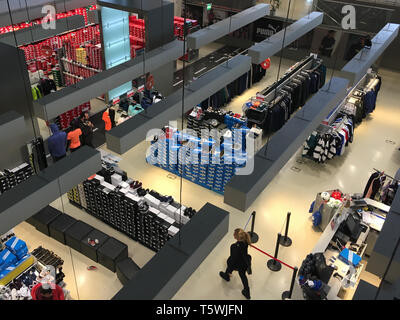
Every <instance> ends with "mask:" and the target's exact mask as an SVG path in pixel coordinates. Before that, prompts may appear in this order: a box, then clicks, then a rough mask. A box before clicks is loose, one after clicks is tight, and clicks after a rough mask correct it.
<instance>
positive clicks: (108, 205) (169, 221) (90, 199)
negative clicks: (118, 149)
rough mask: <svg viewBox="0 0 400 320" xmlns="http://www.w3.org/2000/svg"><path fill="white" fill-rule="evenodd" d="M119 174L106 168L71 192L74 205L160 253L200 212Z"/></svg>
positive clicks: (70, 195) (70, 196) (70, 197)
mask: <svg viewBox="0 0 400 320" xmlns="http://www.w3.org/2000/svg"><path fill="white" fill-rule="evenodd" d="M117 171H118V170H114V169H113V168H107V167H103V169H102V171H101V172H99V173H98V174H97V175H95V176H94V177H93V178H92V179H88V180H86V181H84V182H83V183H82V184H81V185H79V186H78V187H76V188H74V189H73V190H71V191H70V192H69V194H68V198H69V200H70V202H72V203H73V204H75V205H79V206H80V207H81V208H83V209H85V210H86V211H87V212H88V213H89V214H91V215H93V216H94V217H96V218H98V219H100V220H102V221H103V222H105V223H107V224H108V225H110V226H111V227H113V228H115V229H117V230H118V231H121V232H123V233H124V234H126V235H128V236H129V237H130V238H131V239H133V240H135V241H138V242H140V243H141V244H143V245H144V246H146V247H148V248H150V249H152V250H153V251H156V252H157V251H159V250H160V249H161V248H162V247H163V246H164V245H165V243H166V242H167V241H168V240H169V239H170V238H171V237H173V236H174V235H175V234H176V233H177V232H178V231H179V228H180V226H181V224H180V223H179V222H182V224H185V223H187V222H188V221H189V220H190V218H191V217H192V216H193V215H194V214H195V213H196V211H195V210H194V209H192V208H187V207H185V206H180V204H178V203H176V202H175V201H174V199H173V198H172V197H166V196H162V195H160V194H159V193H157V192H156V191H154V190H149V189H146V190H145V189H143V188H142V183H141V182H139V181H133V180H132V179H128V177H127V176H126V173H124V172H122V174H121V173H119V172H117ZM81 190H83V192H82V191H81ZM83 198H84V200H83Z"/></svg>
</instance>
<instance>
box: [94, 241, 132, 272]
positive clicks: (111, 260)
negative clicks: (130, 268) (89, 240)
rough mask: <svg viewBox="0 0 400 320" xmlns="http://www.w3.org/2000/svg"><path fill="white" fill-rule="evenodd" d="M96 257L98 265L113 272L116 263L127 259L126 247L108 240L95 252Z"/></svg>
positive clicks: (119, 242)
mask: <svg viewBox="0 0 400 320" xmlns="http://www.w3.org/2000/svg"><path fill="white" fill-rule="evenodd" d="M97 256H98V262H99V263H100V264H102V265H103V266H104V267H106V268H107V269H109V270H111V271H113V272H115V271H116V263H117V262H118V261H121V260H123V259H126V258H127V257H128V246H127V245H126V244H125V243H122V242H121V241H119V240H117V239H115V238H109V239H108V240H107V241H106V242H104V244H103V245H102V246H101V247H100V248H99V249H98V250H97Z"/></svg>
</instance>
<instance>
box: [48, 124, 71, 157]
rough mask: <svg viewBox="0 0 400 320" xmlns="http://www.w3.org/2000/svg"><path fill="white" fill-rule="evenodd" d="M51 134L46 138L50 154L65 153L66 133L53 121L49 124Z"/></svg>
mask: <svg viewBox="0 0 400 320" xmlns="http://www.w3.org/2000/svg"><path fill="white" fill-rule="evenodd" d="M50 129H51V132H52V133H53V135H52V136H50V138H49V139H48V140H47V144H48V147H49V151H50V154H51V155H52V156H53V157H62V156H65V154H66V149H67V134H66V133H65V132H64V131H60V130H59V129H58V126H57V125H56V124H55V123H52V124H51V125H50Z"/></svg>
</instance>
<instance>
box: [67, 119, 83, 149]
mask: <svg viewBox="0 0 400 320" xmlns="http://www.w3.org/2000/svg"><path fill="white" fill-rule="evenodd" d="M71 127H72V130H71V131H70V132H69V133H68V135H67V141H68V147H69V149H70V150H71V152H74V151H76V150H78V149H79V148H80V147H81V136H82V130H81V129H80V128H79V127H78V124H77V122H76V121H71Z"/></svg>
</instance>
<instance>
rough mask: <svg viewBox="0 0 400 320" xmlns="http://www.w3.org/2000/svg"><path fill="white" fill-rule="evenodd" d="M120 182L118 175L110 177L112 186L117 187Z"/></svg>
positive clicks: (120, 178) (120, 177)
mask: <svg viewBox="0 0 400 320" xmlns="http://www.w3.org/2000/svg"><path fill="white" fill-rule="evenodd" d="M121 182H122V176H121V175H120V174H117V173H114V174H113V175H112V176H111V183H112V185H113V186H116V187H118V186H119V184H120V183H121Z"/></svg>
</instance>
